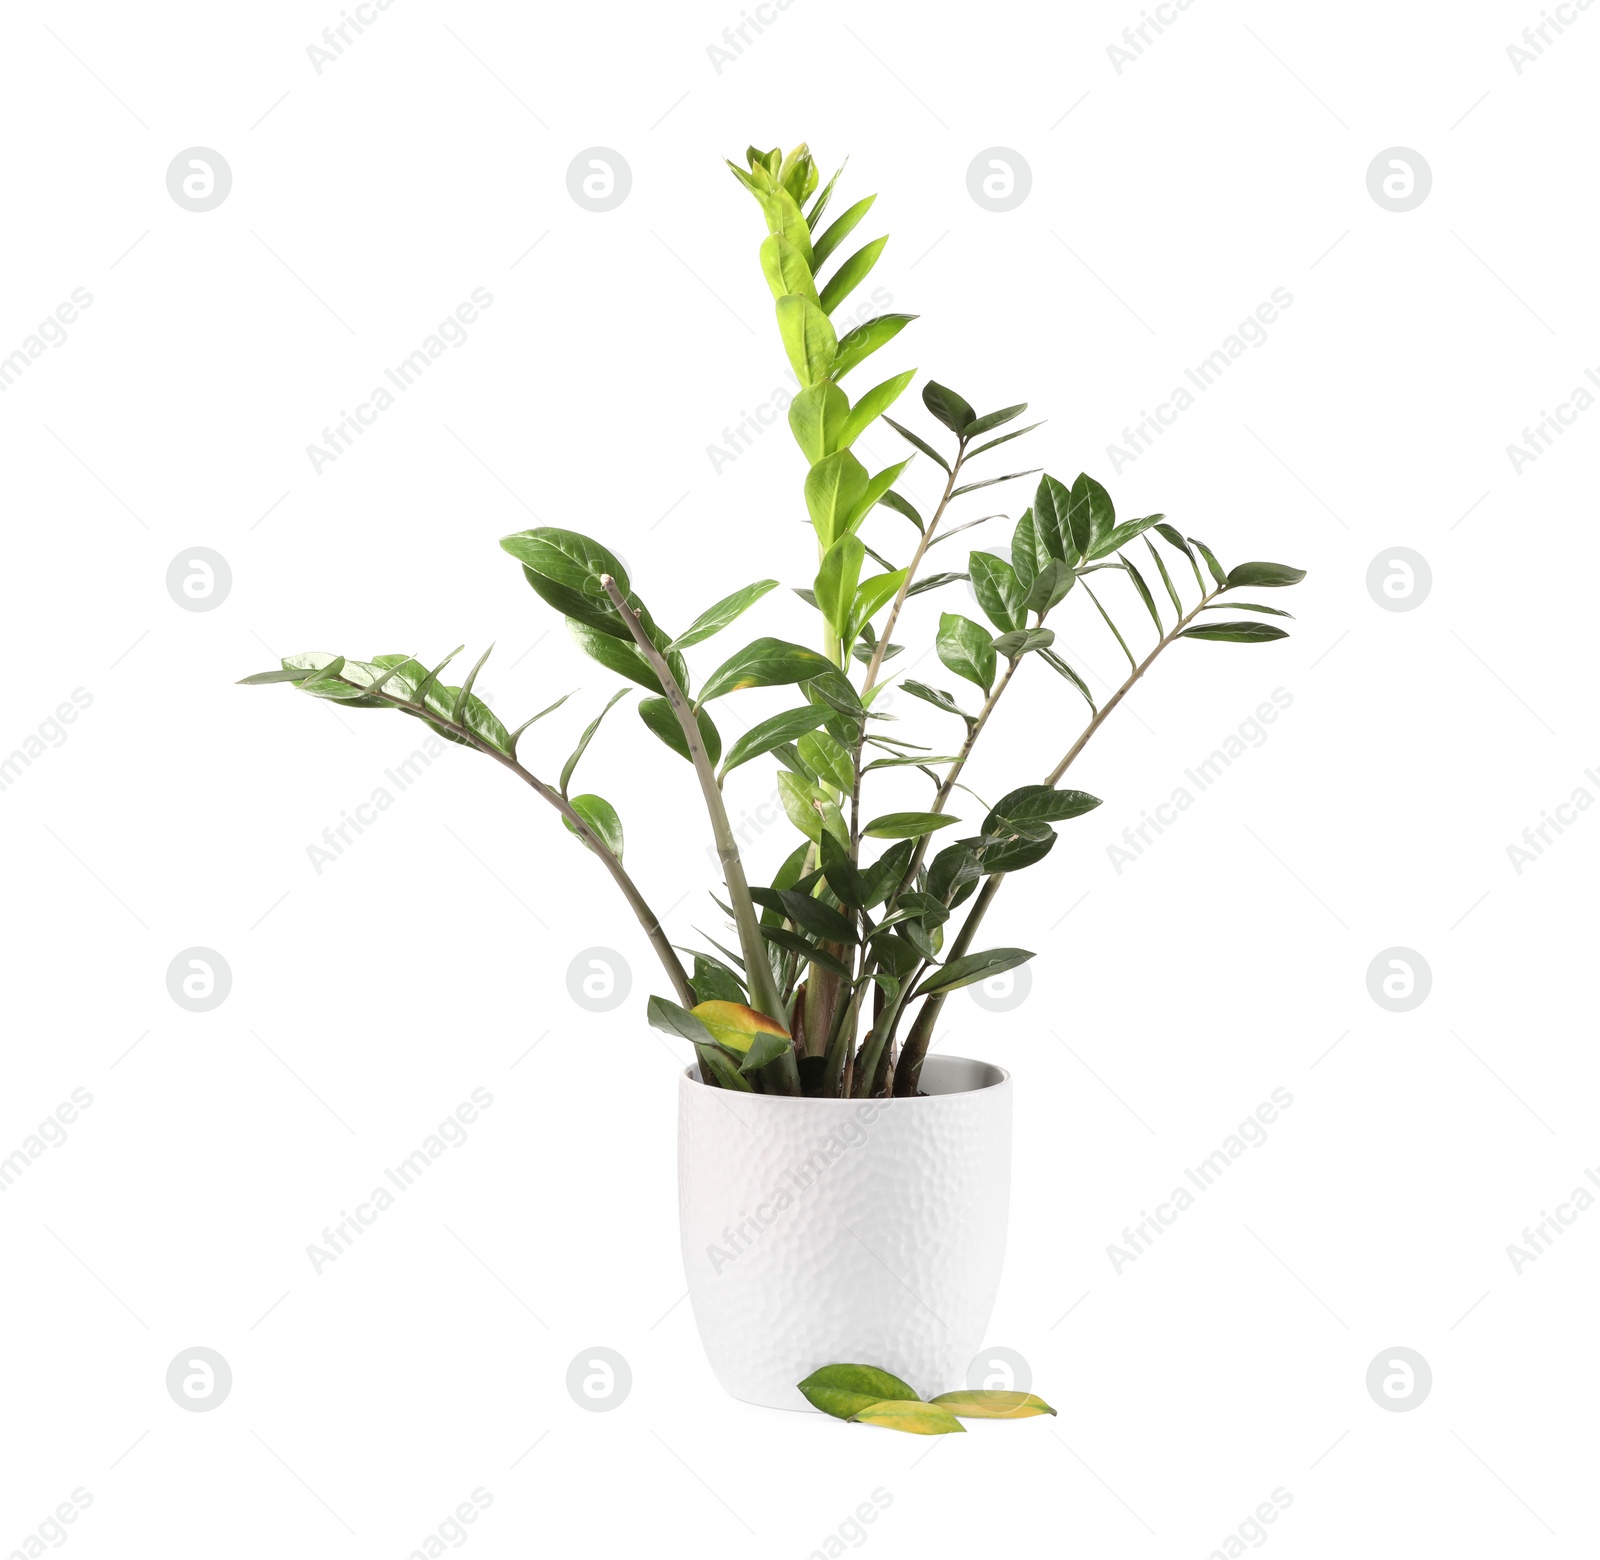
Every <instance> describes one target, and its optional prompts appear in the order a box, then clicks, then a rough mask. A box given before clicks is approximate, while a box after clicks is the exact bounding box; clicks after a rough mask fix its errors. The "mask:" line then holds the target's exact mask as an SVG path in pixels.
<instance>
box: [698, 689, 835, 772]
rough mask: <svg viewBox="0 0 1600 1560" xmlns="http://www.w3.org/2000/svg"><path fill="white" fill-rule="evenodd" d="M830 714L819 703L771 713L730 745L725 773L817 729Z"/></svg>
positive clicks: (723, 768) (724, 768)
mask: <svg viewBox="0 0 1600 1560" xmlns="http://www.w3.org/2000/svg"><path fill="white" fill-rule="evenodd" d="M827 718H828V710H827V709H826V708H824V707H822V706H819V705H816V704H807V705H804V706H802V707H801V708H800V709H797V710H783V711H781V712H780V713H779V714H777V715H769V716H768V717H767V718H766V719H765V720H764V721H761V722H759V723H758V724H757V725H754V726H752V727H751V728H750V729H749V730H748V731H747V732H745V733H744V735H743V736H741V737H740V738H739V739H738V740H737V741H736V742H735V743H734V744H733V746H732V747H731V748H729V749H728V758H727V762H726V763H725V764H724V765H723V766H722V772H723V774H729V773H731V772H732V771H733V770H735V769H737V768H738V767H739V766H740V765H741V764H748V763H749V762H750V760H751V759H752V758H759V757H760V756H761V754H763V753H770V752H771V751H772V750H773V748H775V747H779V746H781V745H782V744H783V743H785V742H793V741H794V739H795V738H796V737H800V736H804V735H805V733H806V732H808V731H815V730H816V729H817V727H818V726H820V725H821V724H822V723H823V721H825V720H826V719H827Z"/></svg>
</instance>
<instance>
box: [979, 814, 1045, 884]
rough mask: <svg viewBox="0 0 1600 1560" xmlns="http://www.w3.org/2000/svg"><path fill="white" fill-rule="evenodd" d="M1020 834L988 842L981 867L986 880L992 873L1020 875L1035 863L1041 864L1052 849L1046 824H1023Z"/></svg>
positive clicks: (1013, 833)
mask: <svg viewBox="0 0 1600 1560" xmlns="http://www.w3.org/2000/svg"><path fill="white" fill-rule="evenodd" d="M1022 829H1023V830H1025V831H1026V832H1022V831H1021V830H1019V831H1016V832H1008V833H1007V834H1006V835H1004V836H1001V837H998V838H992V839H991V840H990V843H989V844H987V845H985V846H984V849H983V855H982V867H983V871H984V874H985V875H986V876H987V875H988V874H990V873H995V872H1020V871H1021V870H1022V869H1023V868H1024V867H1031V866H1032V865H1033V864H1034V862H1036V861H1043V860H1044V858H1045V857H1046V856H1048V855H1049V854H1050V852H1051V851H1052V850H1054V849H1055V845H1056V838H1057V836H1056V832H1055V830H1054V829H1052V828H1050V827H1049V826H1048V825H1047V824H1026V825H1023V826H1022Z"/></svg>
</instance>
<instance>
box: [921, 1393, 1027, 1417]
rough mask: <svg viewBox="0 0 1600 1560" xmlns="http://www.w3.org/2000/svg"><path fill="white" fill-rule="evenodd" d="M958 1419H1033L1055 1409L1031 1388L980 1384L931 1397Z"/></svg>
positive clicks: (933, 1401) (931, 1399) (930, 1400)
mask: <svg viewBox="0 0 1600 1560" xmlns="http://www.w3.org/2000/svg"><path fill="white" fill-rule="evenodd" d="M928 1401H929V1402H930V1403H937V1404H938V1405H939V1406H940V1407H941V1408H948V1409H949V1410H950V1412H951V1413H952V1414H955V1415H956V1416H957V1417H958V1418H961V1419H1033V1418H1035V1417H1037V1416H1038V1415H1040V1414H1054V1413H1055V1410H1054V1409H1053V1408H1051V1406H1050V1405H1049V1404H1048V1403H1046V1402H1045V1400H1044V1399H1043V1398H1042V1397H1035V1396H1034V1395H1033V1393H1031V1392H992V1391H986V1390H983V1389H981V1388H978V1389H972V1390H968V1391H965V1392H941V1393H940V1394H939V1395H938V1397H936V1398H930V1399H929V1400H928Z"/></svg>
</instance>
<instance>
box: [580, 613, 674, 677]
mask: <svg viewBox="0 0 1600 1560" xmlns="http://www.w3.org/2000/svg"><path fill="white" fill-rule="evenodd" d="M567 632H568V633H570V634H571V635H572V637H573V639H575V640H576V641H577V643H578V645H579V647H580V648H581V649H583V650H584V651H586V652H587V653H588V654H589V655H591V656H593V657H594V659H595V660H597V661H598V662H599V663H600V664H601V665H602V666H603V667H605V669H606V670H607V671H609V672H615V673H616V674H617V675H618V676H619V677H629V678H632V680H633V681H634V682H636V683H638V684H640V685H641V686H642V687H645V688H648V689H649V690H650V691H651V692H652V693H658V694H663V695H664V694H665V693H666V690H665V689H664V688H663V687H662V686H661V679H660V678H659V677H657V676H656V674H655V669H654V668H653V667H652V666H651V665H650V663H649V662H648V661H647V660H645V658H644V656H643V654H642V653H641V652H640V649H639V647H638V646H637V645H636V644H635V643H634V642H633V640H632V639H627V640H622V639H614V638H612V636H611V635H610V634H606V633H602V632H601V631H600V630H599V629H598V628H594V627H592V626H591V625H589V624H588V623H583V622H580V621H579V620H578V619H577V618H568V619H567Z"/></svg>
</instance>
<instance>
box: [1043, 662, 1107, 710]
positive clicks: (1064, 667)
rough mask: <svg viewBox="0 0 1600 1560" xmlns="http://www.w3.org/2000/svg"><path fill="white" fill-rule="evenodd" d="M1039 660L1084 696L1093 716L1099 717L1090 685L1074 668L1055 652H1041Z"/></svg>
mask: <svg viewBox="0 0 1600 1560" xmlns="http://www.w3.org/2000/svg"><path fill="white" fill-rule="evenodd" d="M1039 659H1040V660H1041V661H1043V662H1044V663H1045V665H1046V666H1048V667H1049V668H1050V669H1051V670H1052V671H1054V672H1059V673H1060V674H1061V676H1063V677H1065V678H1066V679H1067V681H1068V682H1069V683H1071V684H1072V686H1073V687H1074V688H1076V689H1077V690H1078V692H1079V693H1081V694H1082V695H1083V697H1084V702H1085V703H1086V704H1088V706H1089V711H1090V713H1091V714H1094V715H1098V714H1099V713H1100V711H1099V707H1098V706H1097V705H1096V704H1095V702H1094V695H1093V694H1092V693H1090V692H1089V685H1088V683H1086V682H1085V681H1084V680H1083V678H1081V677H1080V676H1079V675H1078V674H1077V672H1075V671H1074V670H1073V669H1072V667H1070V666H1069V665H1068V664H1067V663H1066V662H1065V661H1063V660H1062V659H1061V657H1060V656H1059V655H1057V654H1056V653H1055V651H1053V650H1041V651H1040V652H1039Z"/></svg>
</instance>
